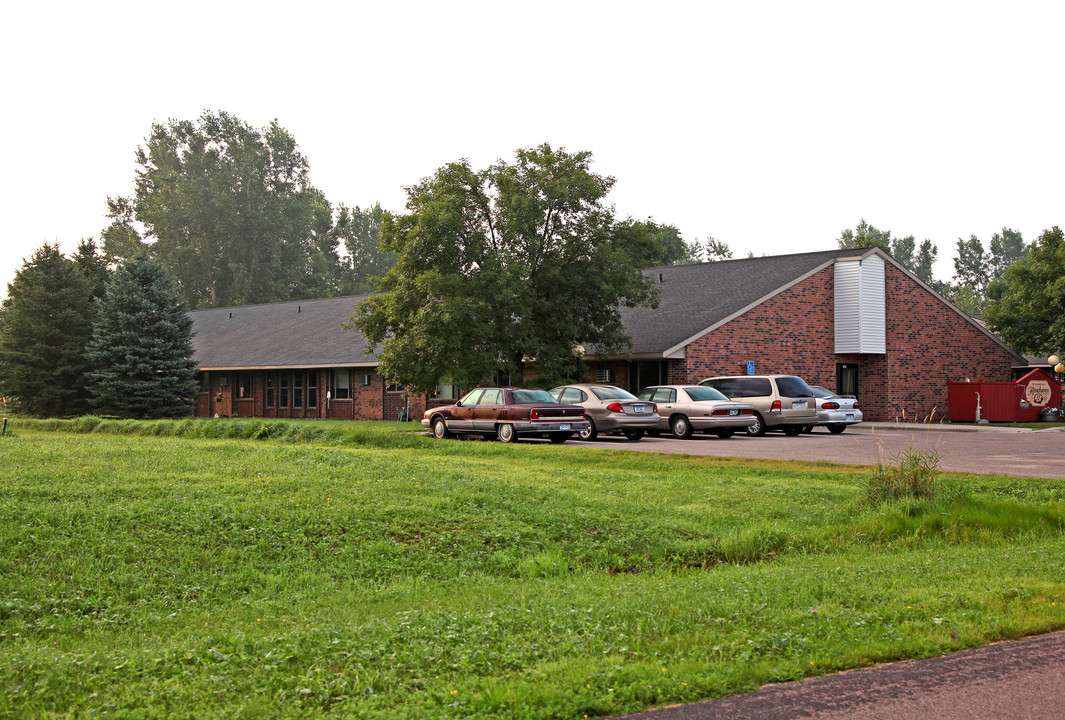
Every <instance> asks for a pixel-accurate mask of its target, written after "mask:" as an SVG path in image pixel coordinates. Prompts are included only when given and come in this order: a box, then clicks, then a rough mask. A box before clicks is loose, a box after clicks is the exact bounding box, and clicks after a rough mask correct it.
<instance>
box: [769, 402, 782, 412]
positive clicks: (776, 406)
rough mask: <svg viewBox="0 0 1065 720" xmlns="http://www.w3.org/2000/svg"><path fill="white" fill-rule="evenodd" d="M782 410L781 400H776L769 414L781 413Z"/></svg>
mask: <svg viewBox="0 0 1065 720" xmlns="http://www.w3.org/2000/svg"><path fill="white" fill-rule="evenodd" d="M781 410H782V408H781V406H780V401H779V400H774V401H773V406H772V407H771V408H769V412H771V413H773V412H780V411H781Z"/></svg>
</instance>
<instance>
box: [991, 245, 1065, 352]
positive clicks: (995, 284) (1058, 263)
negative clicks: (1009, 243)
mask: <svg viewBox="0 0 1065 720" xmlns="http://www.w3.org/2000/svg"><path fill="white" fill-rule="evenodd" d="M987 294H988V298H989V302H988V305H987V310H986V311H985V313H984V318H985V319H986V320H987V323H988V326H989V327H990V328H991V329H992V330H994V331H995V332H997V333H998V334H999V335H1001V336H1002V338H1003V339H1004V340H1005V341H1006V342H1007V343H1009V344H1010V345H1011V346H1012V347H1013V348H1014V349H1016V350H1019V351H1021V352H1028V353H1035V354H1040V353H1041V354H1050V353H1058V354H1059V355H1060V354H1062V351H1065V236H1063V234H1062V231H1061V228H1060V227H1054V228H1052V229H1050V230H1046V231H1044V232H1043V234H1042V235H1040V236H1039V238H1038V239H1036V241H1035V242H1034V243H1032V244H1031V246H1029V248H1028V252H1027V254H1025V255H1022V256H1021V257H1020V258H1019V259H1018V260H1016V261H1015V262H1013V263H1012V264H1011V265H1010V266H1009V267H1007V268H1006V270H1005V271H1004V272H1003V274H1002V277H1001V279H999V280H995V281H992V282H991V284H990V286H989V287H988V292H987Z"/></svg>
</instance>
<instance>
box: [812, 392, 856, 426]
mask: <svg viewBox="0 0 1065 720" xmlns="http://www.w3.org/2000/svg"><path fill="white" fill-rule="evenodd" d="M810 389H811V390H812V391H813V394H814V405H815V406H816V407H817V424H818V425H823V426H824V427H827V428H828V431H829V432H830V433H833V434H837V435H838V434H839V433H841V432H843V431H844V430H846V429H847V426H848V425H857V424H858V423H860V422H861V421H862V411H861V410H860V409H859V408H860V407H861V406H860V405H859V404H858V398H856V397H854V396H853V395H837V394H836V393H834V392H832V391H831V390H829V389H828V388H823V387H821V386H819V385H811V386H810ZM813 429H814V426H813V425H807V426H806V427H804V428H803V430H805V431H806V432H810V431H812V430H813Z"/></svg>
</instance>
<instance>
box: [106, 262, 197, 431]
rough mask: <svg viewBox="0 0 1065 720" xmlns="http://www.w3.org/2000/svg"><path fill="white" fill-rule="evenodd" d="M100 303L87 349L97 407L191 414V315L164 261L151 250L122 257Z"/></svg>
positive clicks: (122, 412)
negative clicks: (151, 254)
mask: <svg viewBox="0 0 1065 720" xmlns="http://www.w3.org/2000/svg"><path fill="white" fill-rule="evenodd" d="M98 306H99V307H98V312H97V317H96V323H95V325H94V327H93V332H92V341H91V343H90V344H89V347H88V351H87V353H86V354H87V357H88V359H89V360H90V362H91V369H90V370H89V372H88V373H87V378H88V381H89V384H90V387H91V389H92V394H93V401H92V404H93V407H94V409H95V410H97V411H98V412H100V413H101V414H106V415H117V416H119V417H125V418H163V417H180V416H184V415H189V414H191V412H192V409H193V402H194V400H193V398H195V396H196V389H197V384H196V362H195V360H193V357H192V318H191V317H190V316H189V314H188V313H187V312H186V310H185V303H184V301H183V300H182V298H181V295H180V293H179V292H178V289H177V284H176V283H175V282H174V280H173V279H172V278H171V277H170V276H169V275H168V274H167V272H166V269H165V268H164V267H163V265H162V264H161V263H160V262H158V261H157V260H153V259H152V258H150V257H148V256H147V255H146V254H142V255H138V256H137V257H135V258H133V259H131V260H127V261H125V262H123V263H122V264H121V265H120V266H119V267H118V269H117V270H116V271H115V273H114V277H113V278H112V280H111V282H110V283H109V284H108V285H107V293H106V294H105V296H104V298H103V299H102V300H101V301H100V302H99V303H98Z"/></svg>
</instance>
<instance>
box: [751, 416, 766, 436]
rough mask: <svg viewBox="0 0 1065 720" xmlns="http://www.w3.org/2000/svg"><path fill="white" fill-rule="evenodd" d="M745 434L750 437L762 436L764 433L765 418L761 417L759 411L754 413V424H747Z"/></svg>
mask: <svg viewBox="0 0 1065 720" xmlns="http://www.w3.org/2000/svg"><path fill="white" fill-rule="evenodd" d="M747 434H748V435H750V436H751V437H762V436H763V435H765V420H763V419H762V415H761V413H755V414H754V425H748V426H747Z"/></svg>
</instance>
